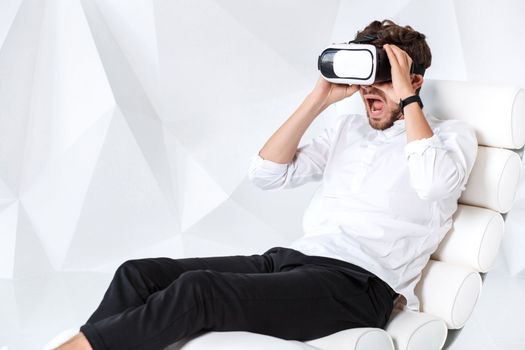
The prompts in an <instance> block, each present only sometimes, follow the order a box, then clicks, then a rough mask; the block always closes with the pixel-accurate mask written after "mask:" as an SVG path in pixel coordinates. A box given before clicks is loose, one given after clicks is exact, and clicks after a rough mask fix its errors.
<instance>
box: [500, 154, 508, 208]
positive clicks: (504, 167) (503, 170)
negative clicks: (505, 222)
mask: <svg viewBox="0 0 525 350" xmlns="http://www.w3.org/2000/svg"><path fill="white" fill-rule="evenodd" d="M509 160H510V155H509V156H508V157H507V160H506V161H505V165H504V166H503V169H502V170H501V173H500V176H499V179H498V187H497V191H498V208H499V209H502V208H501V198H500V193H501V192H500V186H501V179H502V178H503V176H502V174H503V173H505V169H506V168H507V164H508V163H509ZM498 211H500V210H498ZM500 212H501V211H500Z"/></svg>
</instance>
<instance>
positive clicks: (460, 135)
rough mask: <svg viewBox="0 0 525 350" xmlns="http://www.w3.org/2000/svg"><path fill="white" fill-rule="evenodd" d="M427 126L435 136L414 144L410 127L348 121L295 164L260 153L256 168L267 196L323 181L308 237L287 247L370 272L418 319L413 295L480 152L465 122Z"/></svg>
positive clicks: (308, 216)
mask: <svg viewBox="0 0 525 350" xmlns="http://www.w3.org/2000/svg"><path fill="white" fill-rule="evenodd" d="M426 119H427V121H428V123H429V125H430V127H431V128H432V130H433V132H434V135H433V136H432V137H430V138H425V139H420V140H414V141H411V142H409V143H407V136H406V130H405V120H397V121H395V122H394V125H393V126H392V127H390V128H388V129H386V130H376V129H373V128H372V127H371V126H370V124H369V123H368V119H367V117H366V116H362V115H358V114H347V115H342V116H340V117H339V118H338V119H337V122H336V123H335V124H336V125H335V126H332V127H327V128H325V129H324V131H323V132H322V133H321V134H319V135H318V136H317V137H315V138H313V139H312V140H311V141H310V142H309V143H307V144H305V145H303V146H301V147H299V148H298V149H297V152H296V154H295V156H294V158H293V160H292V161H291V162H290V163H289V164H280V163H275V162H273V161H270V160H266V159H263V158H262V157H261V156H260V155H259V154H258V153H257V154H255V155H254V156H253V157H252V159H251V163H250V166H249V170H248V178H249V179H250V181H251V182H252V183H253V184H255V185H256V186H257V187H259V188H261V189H263V190H281V189H289V188H294V187H297V186H300V185H302V184H304V183H306V182H309V181H321V185H320V186H319V187H318V188H317V190H316V191H315V193H314V195H313V197H312V199H311V202H310V204H309V206H308V207H307V209H306V211H305V213H304V217H303V230H304V235H303V236H302V237H300V238H299V239H297V240H295V241H293V242H292V243H291V244H290V245H289V246H288V247H289V248H293V249H296V250H298V251H300V252H302V253H304V254H307V255H317V256H326V257H330V258H335V259H340V260H344V261H347V262H350V263H352V264H355V265H358V266H360V267H362V268H364V269H366V270H368V271H370V272H372V273H373V274H375V275H376V276H378V277H379V278H381V279H382V280H383V281H385V282H386V283H388V284H389V285H390V286H391V287H392V289H394V290H395V291H396V292H397V293H399V294H400V295H402V296H404V297H405V299H406V305H405V306H403V308H405V309H406V308H408V309H411V310H414V311H419V307H420V305H419V299H418V297H417V296H416V295H415V293H414V287H415V286H416V284H417V283H418V281H419V280H420V278H421V271H422V270H423V268H424V267H425V265H426V264H427V262H428V260H429V258H430V255H431V254H432V253H433V252H434V251H435V250H436V249H437V247H438V244H439V242H440V241H441V240H442V239H443V237H444V236H445V234H446V233H447V232H448V231H449V229H450V228H451V226H452V214H454V212H455V211H456V209H457V200H458V198H459V197H460V195H461V192H462V191H463V190H464V189H465V184H466V182H467V180H468V176H469V175H470V172H471V170H472V167H473V165H474V161H475V158H476V156H477V146H478V143H477V139H476V135H475V132H474V131H473V129H472V128H471V127H470V126H469V125H468V124H467V123H465V122H462V121H459V120H439V119H437V118H435V117H433V116H431V115H426Z"/></svg>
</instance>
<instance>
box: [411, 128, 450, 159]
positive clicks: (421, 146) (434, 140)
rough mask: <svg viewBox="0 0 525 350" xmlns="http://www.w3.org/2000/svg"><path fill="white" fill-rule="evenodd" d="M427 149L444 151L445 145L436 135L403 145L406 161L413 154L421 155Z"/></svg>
mask: <svg viewBox="0 0 525 350" xmlns="http://www.w3.org/2000/svg"><path fill="white" fill-rule="evenodd" d="M428 148H442V149H445V145H444V144H443V142H442V141H441V139H440V138H439V135H437V134H434V135H432V136H431V137H428V138H424V139H419V140H413V141H410V142H409V143H407V144H406V145H405V157H406V158H407V159H408V157H410V155H412V154H414V153H416V154H419V155H422V154H423V153H424V152H425V150H427V149H428Z"/></svg>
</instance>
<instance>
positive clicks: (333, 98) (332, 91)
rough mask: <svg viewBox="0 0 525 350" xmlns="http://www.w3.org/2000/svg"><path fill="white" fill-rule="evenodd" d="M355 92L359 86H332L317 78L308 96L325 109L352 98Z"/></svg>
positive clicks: (321, 78) (320, 77)
mask: <svg viewBox="0 0 525 350" xmlns="http://www.w3.org/2000/svg"><path fill="white" fill-rule="evenodd" d="M357 90H359V85H355V84H354V85H348V84H334V83H331V82H329V81H327V80H326V79H324V78H323V77H322V76H319V79H318V80H317V83H316V84H315V87H314V89H313V90H312V92H311V93H310V95H311V98H313V99H314V100H316V102H318V103H320V104H321V105H322V106H323V107H324V108H326V107H328V106H330V105H331V104H332V103H335V102H337V101H341V100H342V99H344V98H347V97H350V96H352V95H353V94H354V93H355V92H356V91H357ZM324 108H323V109H324Z"/></svg>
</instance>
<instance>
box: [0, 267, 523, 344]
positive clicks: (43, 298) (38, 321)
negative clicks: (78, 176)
mask: <svg viewBox="0 0 525 350" xmlns="http://www.w3.org/2000/svg"><path fill="white" fill-rule="evenodd" d="M110 280H111V275H109V274H101V273H89V272H82V273H80V272H75V273H64V272H63V273H55V274H52V275H48V276H41V277H32V278H26V279H19V280H15V281H9V280H0V300H2V302H1V304H0V350H11V349H16V350H25V349H32V350H34V349H42V346H43V345H44V344H46V343H47V342H48V341H49V340H50V339H51V338H52V337H54V336H55V335H56V334H58V333H59V332H61V331H63V330H64V329H67V328H71V327H78V326H79V325H81V324H82V323H83V321H85V319H87V317H88V316H89V315H90V313H91V311H92V310H94V308H95V307H96V306H97V305H98V301H99V300H100V299H101V297H102V295H103V293H104V291H105V290H106V287H107V285H108V283H109V281H110ZM449 349H452V350H471V349H472V350H474V349H475V350H503V349H505V350H524V349H525V278H515V277H514V278H512V277H510V276H509V274H508V272H507V269H506V265H505V262H504V260H503V259H502V258H498V261H497V264H496V266H495V267H494V269H493V270H491V271H490V272H489V273H488V274H487V276H486V279H485V282H484V287H483V290H482V295H481V297H480V299H479V302H478V304H477V306H476V309H475V311H474V313H473V315H472V317H471V319H470V320H469V322H468V323H467V324H466V326H465V327H464V329H463V330H462V331H461V333H460V334H459V336H458V338H457V339H456V341H455V342H454V343H453V344H452V345H451V346H450V347H449Z"/></svg>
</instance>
